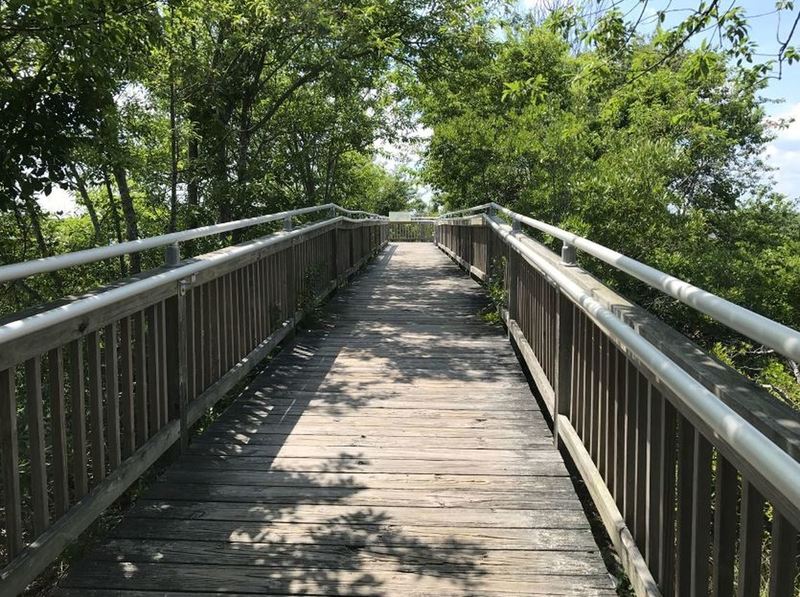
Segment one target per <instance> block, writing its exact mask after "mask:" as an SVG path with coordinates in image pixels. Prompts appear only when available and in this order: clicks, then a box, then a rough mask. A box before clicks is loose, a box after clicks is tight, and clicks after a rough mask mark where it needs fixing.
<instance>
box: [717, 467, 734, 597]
mask: <svg viewBox="0 0 800 597" xmlns="http://www.w3.org/2000/svg"><path fill="white" fill-rule="evenodd" d="M738 488H739V487H738V483H737V478H736V469H735V468H734V467H733V466H732V465H731V464H730V462H728V461H727V460H726V459H725V458H724V457H723V456H722V455H718V456H717V478H716V480H715V490H714V552H713V553H714V556H713V558H712V561H713V567H714V568H713V569H714V573H713V577H712V585H711V587H712V594H713V595H715V596H716V597H726V596H727V595H733V576H734V568H735V564H736V505H737V502H738V500H739V495H738V493H739V492H738Z"/></svg>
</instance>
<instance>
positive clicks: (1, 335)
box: [0, 216, 386, 347]
mask: <svg viewBox="0 0 800 597" xmlns="http://www.w3.org/2000/svg"><path fill="white" fill-rule="evenodd" d="M385 221H386V220H384V219H383V218H380V219H379V218H361V219H352V218H348V217H345V216H337V217H334V218H330V219H327V220H322V221H320V222H315V223H313V224H308V225H305V226H301V227H298V228H295V229H294V230H291V231H288V232H277V233H275V234H272V235H269V236H266V237H263V238H259V239H256V240H253V241H250V242H249V243H246V244H244V245H236V246H233V247H228V249H227V251H226V252H224V253H220V254H212V255H211V256H210V257H209V258H208V259H204V260H202V261H190V262H189V263H186V264H184V265H179V266H177V267H173V268H170V269H168V270H166V271H164V272H162V273H159V274H156V275H153V276H149V277H147V278H143V279H141V280H137V281H135V282H131V283H130V284H126V285H124V286H119V287H116V288H111V289H109V290H106V291H105V292H102V293H100V294H97V295H89V296H87V297H84V298H80V299H78V300H76V301H73V302H70V303H68V304H66V305H62V306H59V307H56V308H54V309H49V310H47V311H43V312H41V313H35V314H33V315H29V316H27V317H23V318H22V319H18V320H16V321H11V322H9V323H6V324H4V325H0V347H2V346H3V345H4V344H6V343H8V342H11V341H13V340H17V339H18V338H21V337H23V336H27V335H29V334H32V333H34V332H37V331H39V330H42V329H45V328H47V327H49V326H52V325H56V324H59V323H63V322H64V321H67V320H68V319H71V318H74V317H79V316H81V315H84V314H86V313H89V312H92V311H95V310H97V309H100V308H102V307H105V306H108V305H111V304H114V303H117V302H120V301H122V300H125V299H127V298H131V297H133V296H136V295H140V294H143V293H146V292H148V291H151V290H153V289H155V288H158V287H160V286H162V285H163V284H166V283H168V282H178V281H180V280H182V279H184V278H187V277H189V276H191V275H192V274H197V273H199V272H201V271H203V270H206V269H209V268H212V267H215V266H217V265H219V264H221V263H226V262H229V261H232V260H235V259H239V258H241V257H243V256H245V255H247V254H249V253H252V252H253V251H258V250H260V249H264V248H266V247H269V246H271V245H274V244H276V243H279V242H281V241H284V240H286V239H288V238H292V237H294V236H299V235H301V234H305V233H307V232H310V231H312V230H316V229H318V228H321V227H324V226H329V225H331V224H335V223H336V222H354V223H375V222H380V223H384V222H385Z"/></svg>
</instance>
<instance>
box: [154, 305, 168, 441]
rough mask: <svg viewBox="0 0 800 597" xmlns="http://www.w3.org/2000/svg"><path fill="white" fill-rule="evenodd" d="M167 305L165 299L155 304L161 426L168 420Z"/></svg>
mask: <svg viewBox="0 0 800 597" xmlns="http://www.w3.org/2000/svg"><path fill="white" fill-rule="evenodd" d="M166 309H167V305H166V302H165V301H162V302H160V303H158V305H157V306H156V315H157V320H158V369H159V381H160V385H159V396H160V398H161V400H160V402H159V403H158V406H159V408H160V409H161V410H160V413H159V414H160V419H161V426H162V427H163V426H164V425H166V424H167V422H168V421H169V393H168V391H167V314H166Z"/></svg>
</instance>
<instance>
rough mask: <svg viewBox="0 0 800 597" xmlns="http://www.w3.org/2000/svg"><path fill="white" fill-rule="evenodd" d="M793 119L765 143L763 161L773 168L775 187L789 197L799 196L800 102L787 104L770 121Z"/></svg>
mask: <svg viewBox="0 0 800 597" xmlns="http://www.w3.org/2000/svg"><path fill="white" fill-rule="evenodd" d="M778 119H786V120H793V121H792V122H789V123H788V126H787V127H786V128H783V129H780V130H778V131H777V137H776V138H775V139H774V140H773V141H772V142H771V143H769V144H768V145H767V147H766V150H765V151H764V161H765V162H766V163H767V164H768V165H769V166H771V167H772V168H775V171H774V172H772V178H774V180H775V189H776V190H777V191H778V192H780V193H783V194H785V195H787V196H788V197H791V198H798V197H800V102H797V103H795V104H792V105H790V106H787V108H786V110H784V111H782V112H780V113H778V114H775V115H774V116H773V117H771V118H770V121H775V120H778Z"/></svg>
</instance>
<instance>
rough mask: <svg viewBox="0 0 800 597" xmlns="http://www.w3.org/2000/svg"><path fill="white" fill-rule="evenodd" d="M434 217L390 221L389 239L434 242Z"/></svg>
mask: <svg viewBox="0 0 800 597" xmlns="http://www.w3.org/2000/svg"><path fill="white" fill-rule="evenodd" d="M433 223H434V220H432V219H422V218H420V219H414V220H411V221H410V222H389V240H390V241H400V242H426V243H430V242H433V228H434V226H433Z"/></svg>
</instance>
